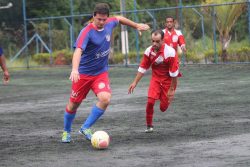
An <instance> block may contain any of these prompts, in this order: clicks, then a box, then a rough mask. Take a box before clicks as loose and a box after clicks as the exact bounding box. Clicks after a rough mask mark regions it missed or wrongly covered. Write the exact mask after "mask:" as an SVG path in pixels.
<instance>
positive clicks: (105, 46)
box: [62, 3, 149, 143]
mask: <svg viewBox="0 0 250 167" xmlns="http://www.w3.org/2000/svg"><path fill="white" fill-rule="evenodd" d="M119 23H121V24H124V25H128V26H130V27H133V28H135V29H136V30H138V31H139V32H140V31H146V30H148V29H149V26H148V25H147V24H142V23H135V22H133V21H131V20H129V19H127V18H125V17H123V16H113V17H109V6H108V4H106V3H98V4H96V6H95V9H94V12H93V22H91V23H89V24H88V25H86V26H85V27H84V28H83V29H82V30H81V32H80V34H79V36H78V38H77V40H76V43H75V45H74V47H75V51H74V54H73V59H72V71H71V74H70V80H71V81H72V89H71V96H70V99H69V102H68V104H67V106H66V109H65V113H64V132H63V134H62V142H63V143H69V142H70V141H71V136H70V132H71V125H72V122H73V120H74V118H75V115H76V111H77V109H78V107H79V106H80V104H81V103H82V101H83V100H84V99H85V98H86V96H87V94H88V93H89V91H90V90H92V91H93V92H94V93H95V95H96V97H97V99H98V101H97V103H96V104H95V105H94V106H93V108H92V110H91V112H90V114H89V116H88V117H87V119H86V120H85V121H84V122H83V124H82V126H81V128H80V130H79V132H80V133H81V134H84V135H85V137H86V139H87V140H91V137H92V131H91V127H92V125H94V123H95V122H96V121H97V120H98V119H99V118H100V117H101V116H102V115H103V114H104V112H105V110H106V108H107V107H108V105H109V103H110V99H111V88H110V84H109V77H108V56H109V53H110V44H111V36H112V30H113V29H114V28H115V27H116V26H117V25H118V24H119Z"/></svg>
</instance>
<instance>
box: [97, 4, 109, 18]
mask: <svg viewBox="0 0 250 167" xmlns="http://www.w3.org/2000/svg"><path fill="white" fill-rule="evenodd" d="M97 13H99V14H106V15H108V16H109V5H108V4H107V3H97V4H96V5H95V9H94V16H95V15H96V14H97Z"/></svg>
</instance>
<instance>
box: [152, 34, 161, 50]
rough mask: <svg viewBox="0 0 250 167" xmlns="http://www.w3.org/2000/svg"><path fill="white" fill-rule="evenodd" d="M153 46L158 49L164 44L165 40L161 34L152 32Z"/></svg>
mask: <svg viewBox="0 0 250 167" xmlns="http://www.w3.org/2000/svg"><path fill="white" fill-rule="evenodd" d="M151 38H152V47H153V48H154V50H156V51H158V50H159V49H160V48H161V45H162V44H163V40H162V39H161V34H152V37H151Z"/></svg>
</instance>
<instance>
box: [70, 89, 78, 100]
mask: <svg viewBox="0 0 250 167" xmlns="http://www.w3.org/2000/svg"><path fill="white" fill-rule="evenodd" d="M78 94H79V92H75V91H73V90H72V92H71V97H72V98H76V97H77V96H78Z"/></svg>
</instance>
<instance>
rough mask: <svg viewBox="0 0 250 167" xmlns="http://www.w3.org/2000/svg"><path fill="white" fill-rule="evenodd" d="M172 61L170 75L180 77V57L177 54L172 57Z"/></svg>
mask: <svg viewBox="0 0 250 167" xmlns="http://www.w3.org/2000/svg"><path fill="white" fill-rule="evenodd" d="M169 59H170V63H169V75H170V77H178V76H179V61H178V57H177V56H176V55H175V57H170V58H169Z"/></svg>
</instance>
